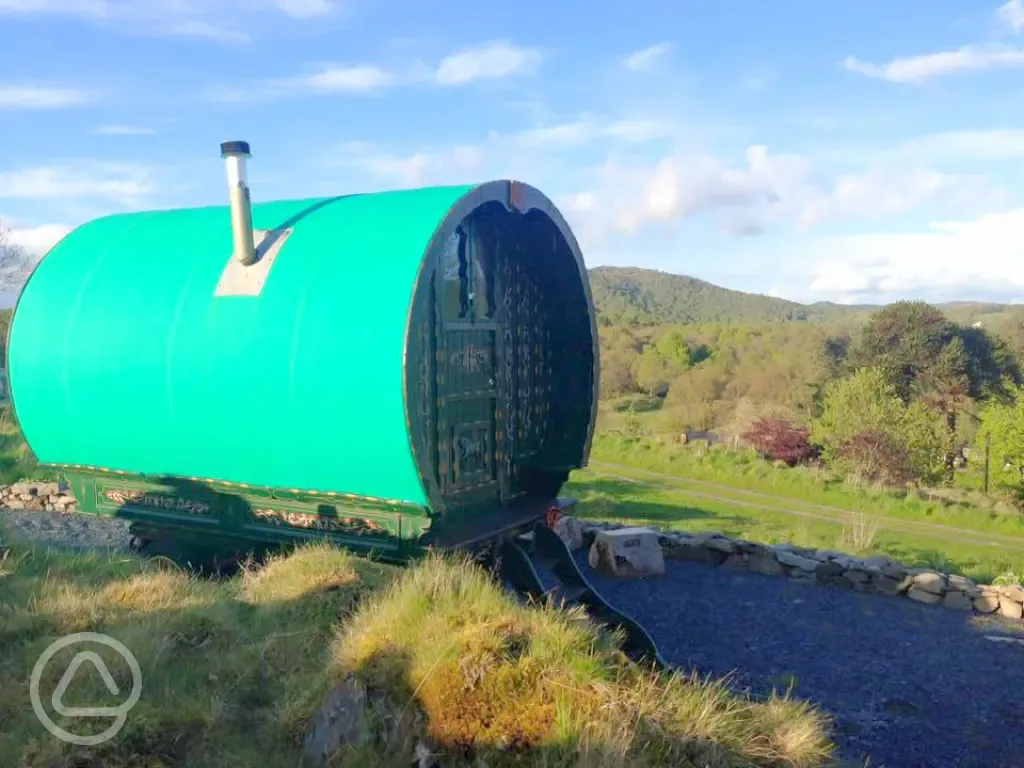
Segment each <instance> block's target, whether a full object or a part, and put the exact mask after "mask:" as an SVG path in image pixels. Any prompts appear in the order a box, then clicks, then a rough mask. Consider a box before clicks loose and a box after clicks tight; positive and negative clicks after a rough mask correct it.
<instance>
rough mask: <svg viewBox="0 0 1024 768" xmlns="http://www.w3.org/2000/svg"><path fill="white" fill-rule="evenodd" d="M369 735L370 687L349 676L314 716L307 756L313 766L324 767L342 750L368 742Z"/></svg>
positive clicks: (308, 761) (306, 740)
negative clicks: (367, 695)
mask: <svg viewBox="0 0 1024 768" xmlns="http://www.w3.org/2000/svg"><path fill="white" fill-rule="evenodd" d="M369 738H370V730H369V728H368V726H367V722H366V688H365V687H363V685H362V683H360V682H359V681H358V680H356V679H355V678H352V677H349V678H346V679H345V681H344V682H342V684H341V685H339V686H338V687H337V688H335V689H334V690H333V691H331V693H330V695H329V696H328V697H327V701H325V702H324V703H323V705H321V707H320V709H318V710H317V711H316V714H314V715H313V725H312V726H311V728H310V730H309V731H308V732H307V733H306V738H305V740H304V742H303V757H304V759H305V761H306V764H307V765H309V766H322V765H324V764H325V763H326V762H327V760H328V758H330V756H331V755H333V754H334V753H335V752H337V751H338V750H339V749H342V748H343V747H347V746H355V745H359V744H363V743H366V741H367V740H368V739H369Z"/></svg>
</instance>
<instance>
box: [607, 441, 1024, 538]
mask: <svg viewBox="0 0 1024 768" xmlns="http://www.w3.org/2000/svg"><path fill="white" fill-rule="evenodd" d="M590 467H591V469H592V470H593V472H594V473H595V474H597V475H599V476H604V477H611V478H615V479H616V480H624V481H626V482H638V481H639V480H640V478H645V479H649V480H654V481H657V482H658V483H659V484H660V485H663V486H665V488H666V489H667V490H670V491H672V492H675V493H679V494H681V495H686V496H689V497H692V498H696V499H706V500H708V501H716V502H719V503H722V504H731V505H733V506H737V507H744V508H747V509H760V510H764V511H766V512H776V513H779V514H784V515H792V516H793V517H801V518H805V519H810V520H819V521H822V522H827V523H836V524H840V525H841V524H843V523H846V522H849V521H851V520H852V519H853V516H854V515H855V514H856V513H855V512H853V511H851V510H848V509H842V508H840V507H830V506H828V505H825V504H815V503H813V502H807V501H799V500H796V499H790V498H786V497H785V496H776V495H774V494H770V493H762V492H760V491H748V490H745V489H740V488H733V487H732V486H728V485H723V484H721V483H715V482H712V481H710V480H694V479H691V478H683V477H676V476H674V475H667V474H664V473H661V472H652V471H650V470H646V469H636V468H634V467H627V466H624V465H621V464H610V463H608V462H604V461H591V462H590ZM694 487H698V488H704V489H707V490H706V491H697V490H694ZM715 491H719V493H715ZM725 493H727V494H729V495H722V494H725ZM737 495H741V496H746V497H748V498H750V499H751V500H750V501H744V500H742V499H737V498H735V496H737ZM765 502H771V503H770V504H768V503H765ZM794 507H802V508H803V509H794ZM874 519H875V521H877V523H878V526H879V528H880V529H881V530H885V531H892V532H895V533H909V534H913V535H917V536H927V537H929V538H932V539H939V540H942V541H950V542H954V543H957V544H974V545H977V546H985V547H995V548H999V549H1011V550H1014V551H1018V552H1024V537H1019V536H1009V535H1007V534H1002V533H989V532H985V531H973V530H971V529H969V528H957V527H955V526H951V525H943V524H942V523H929V522H924V521H918V520H903V519H901V518H898V517H884V516H881V515H880V516H877V517H875V518H874Z"/></svg>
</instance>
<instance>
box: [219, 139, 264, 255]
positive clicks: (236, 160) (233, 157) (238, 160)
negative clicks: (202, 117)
mask: <svg viewBox="0 0 1024 768" xmlns="http://www.w3.org/2000/svg"><path fill="white" fill-rule="evenodd" d="M220 156H221V157H222V158H224V160H225V161H226V165H227V173H228V195H229V199H230V201H231V231H232V234H233V235H234V241H235V258H236V259H238V261H239V262H241V263H242V264H243V265H245V266H249V265H251V264H255V263H256V244H255V242H254V241H253V231H252V201H251V200H250V199H249V180H248V177H247V176H246V166H245V161H246V160H247V159H249V158H250V157H252V154H251V153H250V152H249V142H247V141H225V142H224V143H223V144H221V145H220Z"/></svg>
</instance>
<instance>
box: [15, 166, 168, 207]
mask: <svg viewBox="0 0 1024 768" xmlns="http://www.w3.org/2000/svg"><path fill="white" fill-rule="evenodd" d="M155 192H156V184H155V181H154V172H153V169H151V168H149V167H147V166H140V165H133V164H130V163H105V162H94V163H81V164H78V165H51V166H41V167H36V168H23V169H21V170H16V171H6V172H4V171H0V198H4V197H6V198H20V199H25V200H46V199H59V198H78V199H106V200H112V201H115V202H118V203H121V204H123V205H130V206H131V205H136V204H137V203H138V202H139V201H140V199H141V198H144V197H146V196H149V195H152V194H154V193H155Z"/></svg>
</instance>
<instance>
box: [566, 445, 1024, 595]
mask: <svg viewBox="0 0 1024 768" xmlns="http://www.w3.org/2000/svg"><path fill="white" fill-rule="evenodd" d="M606 463H607V464H612V465H615V466H613V467H610V468H609V467H608V466H607V464H606ZM645 471H646V472H645ZM651 471H653V472H656V473H658V474H662V475H665V476H666V477H664V478H659V477H657V476H651V475H650V474H647V473H649V472H651ZM565 493H567V494H570V495H575V496H576V497H577V498H578V499H579V500H580V501H581V504H580V514H581V515H582V516H583V517H585V518H590V519H595V520H596V519H603V520H613V521H616V522H628V523H635V524H641V525H648V524H654V525H658V526H660V527H662V528H665V529H677V530H687V531H704V530H717V531H721V532H722V533H726V534H729V535H735V536H741V537H743V538H747V539H750V540H753V541H761V542H766V543H776V542H783V541H788V542H792V543H794V544H798V545H800V546H813V547H819V548H828V549H840V550H844V551H848V552H851V553H852V554H887V555H889V556H891V557H894V558H897V559H899V560H901V561H903V562H905V563H907V564H908V565H918V566H928V567H933V568H938V569H940V570H945V571H952V572H955V573H962V574H964V575H966V576H970V577H971V578H975V579H978V580H980V581H991V580H992V579H996V578H1000V577H1002V578H1004V579H1013V578H1015V577H1016V576H1019V575H1020V574H1024V518H1022V517H1021V516H1020V515H998V514H995V513H994V512H993V511H992V509H991V508H983V507H980V506H972V505H970V504H966V503H955V502H950V501H947V500H942V499H936V500H925V499H922V498H917V497H914V496H913V495H911V496H909V497H908V496H906V495H905V494H903V495H901V494H898V493H895V492H892V491H887V490H885V489H870V488H855V487H853V488H851V487H849V486H846V485H844V484H843V483H842V481H841V480H839V479H836V478H833V477H831V476H829V475H827V474H825V473H823V472H820V471H815V470H804V469H788V468H780V467H775V466H773V465H772V464H770V463H768V462H765V461H763V460H761V459H759V458H757V457H756V456H754V455H752V454H743V453H738V452H733V451H722V450H710V451H709V450H702V449H700V448H696V449H694V448H687V447H681V446H672V445H662V444H659V443H658V442H657V441H656V440H649V439H642V438H641V439H629V438H620V437H609V436H599V437H598V438H597V439H596V440H595V443H594V450H593V453H592V468H591V469H589V470H586V471H582V472H577V473H574V475H573V478H572V482H571V483H570V484H569V485H568V486H567V487H566V489H565ZM816 516H820V517H826V518H832V519H830V520H822V519H816ZM887 526H889V527H891V528H894V529H904V528H905V529H911V530H888V529H887ZM929 526H933V527H934V529H935V530H930V529H929ZM947 528H955V529H958V530H959V531H962V532H961V533H957V532H954V533H952V534H947V533H944V529H947ZM1017 546H1019V549H1017V548H1016V547H1017Z"/></svg>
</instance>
